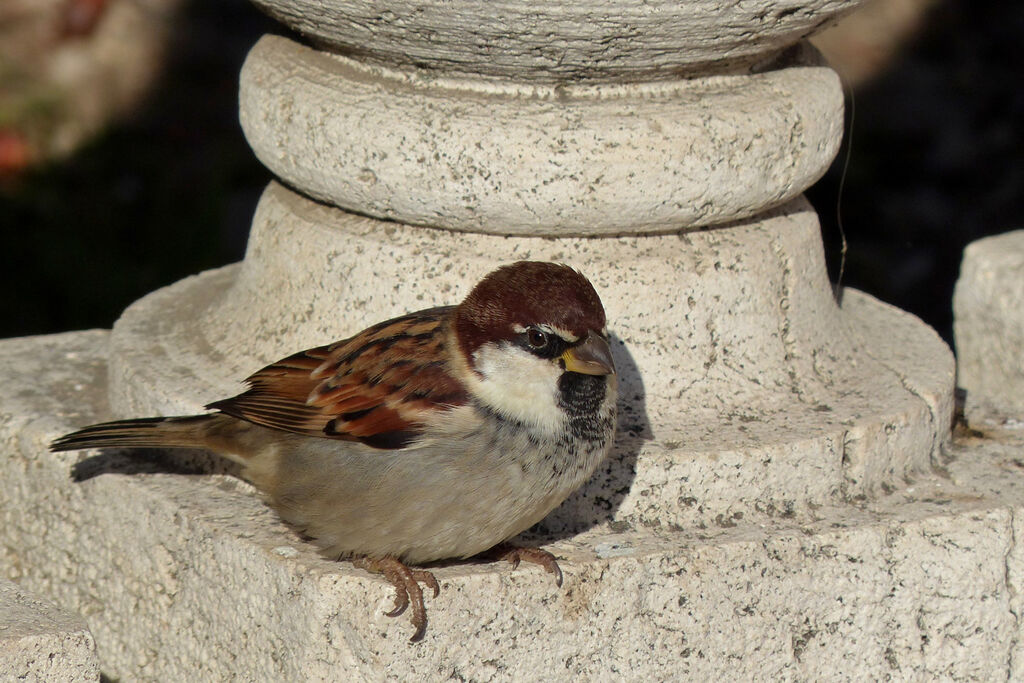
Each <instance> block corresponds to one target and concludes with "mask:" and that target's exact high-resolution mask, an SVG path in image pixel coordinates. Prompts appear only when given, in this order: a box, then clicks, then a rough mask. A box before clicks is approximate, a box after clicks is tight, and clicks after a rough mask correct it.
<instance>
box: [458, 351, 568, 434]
mask: <svg viewBox="0 0 1024 683" xmlns="http://www.w3.org/2000/svg"><path fill="white" fill-rule="evenodd" d="M473 365H474V367H475V368H476V370H477V372H479V373H480V375H482V377H481V376H479V375H478V376H476V377H475V378H474V380H475V381H474V384H476V387H474V389H475V393H476V395H477V397H478V398H479V399H480V400H481V401H483V402H484V403H485V404H486V405H487V406H489V407H490V408H491V409H493V410H494V411H496V412H497V413H499V414H500V415H503V416H505V417H509V418H512V419H515V420H519V421H520V422H525V423H527V424H529V425H532V426H534V427H536V428H539V429H540V430H542V431H544V432H547V433H549V434H554V433H556V432H560V431H561V430H562V429H563V427H564V422H565V415H564V413H563V411H562V409H561V408H560V407H559V405H558V378H559V377H560V376H561V374H562V369H561V368H560V367H559V366H558V364H557V363H555V362H553V361H550V360H546V359H544V358H537V357H536V356H534V355H532V354H530V353H528V352H527V351H525V350H523V349H521V348H519V347H517V346H512V345H511V344H502V345H500V346H499V345H495V344H485V345H484V346H481V347H480V348H479V349H477V351H476V353H474V354H473Z"/></svg>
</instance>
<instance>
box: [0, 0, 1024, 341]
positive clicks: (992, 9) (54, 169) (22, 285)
mask: <svg viewBox="0 0 1024 683" xmlns="http://www.w3.org/2000/svg"><path fill="white" fill-rule="evenodd" d="M6 2H7V3H8V4H6V5H3V6H0V43H4V42H5V41H6V46H5V47H6V48H7V54H5V55H2V56H0V231H2V234H3V246H4V248H3V249H2V252H0V292H3V296H2V297H0V337H10V336H20V335H29V334H41V333H49V332H59V331H64V330H71V329H82V328H90V327H110V325H111V324H112V323H113V321H114V320H115V319H116V318H117V316H118V315H119V314H120V312H121V310H122V309H124V308H125V307H126V306H127V305H128V304H130V303H131V302H132V301H134V300H135V299H138V298H139V297H141V296H143V295H144V294H146V293H148V292H150V291H152V290H153V289H156V288H158V287H161V286H164V285H167V284H170V283H172V282H174V281H176V280H178V279H181V278H182V277H184V276H186V275H189V274H192V273H195V272H198V271H201V270H204V269H207V268H211V267H215V266H218V265H222V264H225V263H228V262H231V261H236V260H238V259H240V258H241V257H242V255H243V252H244V248H245V239H246V235H247V232H248V227H249V220H250V218H251V216H252V212H253V210H254V208H255V204H256V200H257V198H258V196H259V193H260V191H261V190H262V189H263V187H264V186H265V184H266V183H267V181H268V180H269V179H270V174H269V173H268V172H267V171H266V170H265V169H264V168H263V167H262V166H261V165H260V164H259V163H258V162H257V161H256V160H255V158H254V157H253V155H252V154H251V152H250V151H249V149H248V147H247V146H246V143H245V141H244V139H243V137H242V133H241V130H240V128H239V125H238V123H237V81H238V71H239V68H240V67H241V64H242V61H243V59H244V57H245V54H246V52H247V50H248V49H249V48H250V47H251V46H252V44H253V43H254V42H255V41H256V40H257V38H258V37H259V36H260V35H262V34H263V33H265V32H268V31H273V32H277V33H282V32H283V28H282V27H281V26H280V25H277V24H274V23H273V22H271V21H269V20H268V19H266V18H265V17H263V16H262V15H261V14H259V12H258V11H257V10H256V9H255V8H253V7H252V6H250V5H249V4H247V2H245V1H243V0H218V1H217V2H201V1H199V0H193V1H189V0H151V2H149V3H148V4H145V5H144V4H142V3H140V2H138V0H107V1H104V0H6ZM40 3H41V4H42V5H47V6H49V7H48V11H50V12H51V13H52V14H53V16H56V17H57V19H56V21H59V22H60V30H59V31H57V32H56V33H55V34H54V35H53V36H51V37H49V38H47V39H46V40H41V41H39V40H37V41H36V43H32V42H31V41H30V40H26V41H24V44H22V45H18V44H16V42H15V41H13V40H8V39H7V38H6V36H31V35H33V34H32V32H31V30H28V29H26V26H30V27H31V26H34V29H32V30H35V31H36V34H35V35H36V37H38V35H41V33H40V32H45V31H50V32H51V33H52V32H53V31H52V29H53V26H54V24H53V22H54V21H55V19H53V17H52V16H51V17H50V18H47V19H45V21H42V20H38V21H37V20H35V19H33V17H32V16H30V14H31V13H32V12H38V10H39V8H40ZM129 3H131V5H130V6H131V7H132V8H133V9H131V10H126V9H124V8H125V7H127V6H129ZM883 3H884V4H887V7H886V8H885V9H883V10H882V15H881V17H879V16H877V13H876V16H874V17H873V18H872V17H870V16H869V15H868V14H867V13H865V15H864V16H863V17H859V16H857V15H854V16H853V17H851V18H850V20H848V21H847V22H844V24H843V25H840V26H839V27H837V28H836V29H833V31H831V32H830V33H829V34H826V35H825V36H822V38H821V40H820V43H819V44H820V46H821V47H822V49H823V50H824V51H825V52H826V53H827V54H829V55H830V58H831V59H833V61H835V62H836V63H837V66H839V67H840V68H841V70H842V71H843V72H844V73H846V74H847V76H848V77H849V81H850V82H851V84H852V87H853V90H854V93H855V116H854V118H853V122H852V126H853V136H852V148H851V149H850V159H849V169H848V172H847V176H846V180H845V186H844V190H843V193H842V196H841V200H840V201H838V207H839V209H838V210H839V212H841V214H837V198H838V188H839V182H840V176H841V165H842V162H843V161H844V159H845V154H846V146H845V145H844V149H843V152H842V153H841V154H840V156H839V158H838V160H837V163H836V164H835V165H834V166H833V169H832V170H831V171H830V172H829V173H828V175H827V176H826V177H825V178H824V179H823V180H822V181H821V182H820V183H819V184H818V185H817V186H815V187H814V188H812V190H811V191H810V192H809V193H808V195H809V197H810V199H811V201H812V202H813V203H814V205H815V207H816V208H817V209H818V211H819V213H820V215H821V219H822V229H823V234H824V237H825V245H826V250H827V252H828V256H829V261H830V267H831V268H832V270H833V273H832V275H833V278H835V271H836V265H837V263H838V255H839V245H840V240H839V230H838V227H837V215H841V218H842V224H843V226H844V228H845V233H846V238H847V241H848V244H849V254H848V258H847V263H846V268H845V273H844V276H843V282H844V283H845V284H847V285H850V286H853V287H857V288H859V289H863V290H865V291H867V292H869V293H871V294H873V295H875V296H877V297H879V298H881V299H883V300H885V301H888V302H890V303H893V304H895V305H897V306H899V307H901V308H903V309H905V310H908V311H911V312H913V313H915V314H917V315H918V316H920V317H921V318H923V319H924V320H925V321H926V322H928V323H930V324H931V325H933V326H934V327H935V328H936V329H937V330H938V331H939V333H940V334H942V335H943V336H944V337H945V338H946V339H947V340H950V339H951V322H952V315H951V310H950V306H951V296H952V291H953V285H954V282H955V280H956V277H957V272H958V267H959V261H960V256H961V252H962V249H963V247H964V245H966V244H967V243H968V242H970V241H972V240H974V239H977V238H979V237H982V236H984V235H989V234H994V233H1000V232H1005V231H1008V230H1012V229H1016V228H1020V227H1024V220H1022V219H1021V216H1022V210H1024V170H1022V169H1024V164H1022V161H1024V144H1022V141H1024V95H1022V92H1024V91H1022V89H1021V88H1020V86H1019V84H1020V83H1022V82H1024V59H1021V58H1020V55H1019V44H1018V41H1020V36H1022V35H1024V4H1021V5H1017V4H1016V3H1005V4H1000V3H966V2H959V3H958V2H954V1H952V0H949V1H940V0H875V2H874V3H869V4H874V5H879V4H883ZM140 8H141V9H140ZM869 9H870V8H869ZM115 11H117V12H130V11H135V12H136V14H137V15H138V16H135V15H132V16H131V17H129V18H127V19H125V18H124V17H121V19H120V20H121V24H120V31H122V34H123V35H121V36H120V37H119V36H117V34H116V32H115V33H114V36H113V37H114V38H115V39H120V40H122V42H124V38H125V35H134V36H136V37H138V38H139V39H140V40H142V39H146V40H149V41H150V42H151V43H154V44H158V45H159V46H160V47H159V49H150V50H149V51H148V52H142V53H139V54H138V55H134V56H133V55H129V56H127V57H122V62H126V61H132V60H134V61H132V63H137V64H138V65H139V68H138V71H139V72H140V73H139V74H137V77H136V80H135V81H133V82H129V83H128V84H127V85H123V84H121V83H120V82H119V81H118V80H117V78H115V77H113V76H111V75H110V74H109V73H108V72H105V71H103V70H102V69H99V70H94V71H93V72H89V73H84V72H83V73H80V74H79V73H75V72H74V71H73V70H71V71H70V72H69V70H68V69H67V65H66V64H65V63H64V62H61V59H58V58H53V55H55V54H56V55H58V56H59V55H60V54H63V53H67V52H68V51H69V50H76V49H78V50H82V49H83V48H82V47H81V46H82V45H84V44H85V41H88V40H90V38H91V36H92V34H93V33H94V32H98V31H101V30H109V29H108V28H107V25H108V24H109V23H111V22H112V21H113V20H112V19H111V18H110V17H109V16H108V15H109V14H112V13H114V12H115ZM893 12H898V13H899V12H901V13H902V14H897V15H894V14H893ZM125 16H128V15H127V14H126V15H125ZM32 21H36V24H32ZM41 21H42V23H40V22H41ZM133 21H134V22H136V23H134V24H133V23H132V22H133ZM105 22H106V23H105ZM142 26H145V27H148V28H146V29H145V30H152V31H153V32H154V33H153V35H152V36H144V35H143V29H142V28H139V27H142ZM887 32H888V33H887ZM47 41H49V42H47ZM12 50H13V51H15V52H17V51H18V50H20V53H18V54H17V55H15V57H11V55H10V52H11V51H12ZM32 50H38V51H47V52H46V55H49V56H50V59H49V61H47V60H43V59H42V57H45V56H46V55H39V57H40V59H39V60H36V61H31V59H30V61H29V62H25V63H30V64H36V63H39V64H47V65H48V66H46V67H45V68H47V69H48V71H47V72H46V73H45V74H43V76H39V75H38V74H34V73H32V68H28V67H24V66H23V65H21V64H22V62H23V61H24V58H25V56H26V55H27V56H28V57H29V58H31V57H32V54H31V53H32ZM65 61H67V60H66V59H65ZM33 68H34V67H33ZM40 68H42V67H40ZM147 68H149V71H148V72H147V71H146V69H147ZM47 79H49V80H47ZM90 79H91V80H90ZM147 79H148V80H147ZM143 81H146V82H147V85H146V86H145V87H143V86H142V85H140V84H141V83H142V82H143ZM26 82H31V83H43V82H58V83H60V84H61V85H60V86H59V87H57V86H54V88H53V89H52V90H51V91H47V90H46V88H42V87H40V88H37V90H39V92H32V93H31V96H30V97H28V98H27V100H26V96H25V95H24V93H23V91H24V90H25V83H26ZM69 83H71V84H72V85H73V86H76V87H78V88H79V89H80V90H81V91H82V94H81V95H75V96H72V95H66V94H65V93H67V92H70V88H71V87H72V86H69V85H68V84H69ZM10 84H14V85H20V87H21V90H20V91H17V92H15V90H16V89H15V88H5V87H4V86H5V85H10ZM1014 84H1017V85H1014ZM33 87H35V86H33ZM5 90H6V92H5ZM29 90H30V91H31V90H32V88H29ZM12 93H13V94H12ZM76 98H77V99H76ZM26 102H27V103H26ZM76 107H77V108H78V109H81V110H84V111H91V112H93V113H94V116H93V119H95V122H94V123H89V122H90V121H92V119H90V118H89V117H88V116H81V115H72V114H74V111H73V110H74V109H75V108H76ZM90 107H91V109H90ZM71 120H74V121H76V122H78V124H79V125H78V129H68V121H71ZM25 121H31V122H32V125H33V126H35V128H32V127H31V126H29V127H28V128H26V127H25V125H23V124H24V122H25ZM83 121H85V122H86V123H82V122H83ZM86 124H88V125H86ZM76 136H77V137H76ZM54 140H56V141H58V142H57V143H53V142H51V141H54ZM61 145H63V148H62V147H61ZM70 150H73V151H70Z"/></svg>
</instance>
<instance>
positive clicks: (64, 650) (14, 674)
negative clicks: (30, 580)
mask: <svg viewBox="0 0 1024 683" xmlns="http://www.w3.org/2000/svg"><path fill="white" fill-rule="evenodd" d="M5 473H6V472H5ZM0 540H3V541H5V542H7V543H10V542H12V541H13V542H15V543H16V542H17V539H16V538H11V537H9V536H8V535H7V534H5V535H4V536H3V537H2V538H0ZM3 557H4V553H0V560H2V558H3ZM3 569H4V567H3V565H2V562H0V572H3ZM99 679H100V670H99V660H98V659H97V658H96V644H95V643H94V642H93V639H92V634H90V633H89V629H87V628H86V627H85V622H84V621H83V620H82V619H81V618H80V617H77V616H74V615H72V614H69V613H68V612H65V611H64V610H62V609H60V608H58V607H56V606H55V605H51V604H50V603H48V602H46V601H44V600H40V599H38V598H36V597H34V596H32V595H29V594H28V593H26V592H25V591H24V590H22V589H21V588H19V587H18V586H17V585H16V584H14V583H11V582H10V581H8V580H6V579H4V578H3V573H0V680H2V681H25V682H26V683H47V682H49V681H67V682H68V683H78V682H79V681H81V682H83V683H84V682H85V681H98V680H99Z"/></svg>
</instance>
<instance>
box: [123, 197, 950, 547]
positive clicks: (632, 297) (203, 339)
mask: <svg viewBox="0 0 1024 683" xmlns="http://www.w3.org/2000/svg"><path fill="white" fill-rule="evenodd" d="M523 258H532V259H540V260H556V261H564V262H566V263H569V264H571V265H573V266H575V267H578V268H580V269H581V270H582V271H583V272H584V273H585V274H586V275H588V276H590V277H591V278H592V279H593V282H594V284H595V286H596V288H597V290H598V292H599V293H600V295H601V297H602V299H603V301H604V303H605V307H606V309H607V311H608V320H609V328H610V330H611V332H612V333H613V334H614V335H615V336H616V337H617V338H618V339H619V340H620V341H621V342H622V344H621V345H616V346H615V348H614V353H615V355H616V365H617V367H618V369H619V377H620V402H619V413H620V415H621V419H620V425H619V436H618V440H617V443H616V448H615V456H614V457H613V458H612V459H611V460H609V462H608V465H607V467H606V468H604V470H603V471H601V472H600V473H599V475H598V476H597V477H596V478H595V479H594V481H593V482H591V484H590V485H588V486H587V487H586V488H585V490H584V492H583V493H582V494H581V495H579V496H576V497H574V498H573V499H571V501H570V503H569V504H568V506H567V507H566V508H564V509H563V511H562V513H560V515H558V516H556V517H553V518H551V519H549V520H548V525H549V527H550V528H552V529H562V530H565V529H572V528H578V527H579V526H580V525H581V524H583V525H586V524H593V523H595V522H597V521H604V520H608V519H613V520H617V521H628V522H630V523H633V522H636V523H640V522H642V523H645V524H663V525H666V526H693V525H711V526H713V525H715V524H719V523H731V521H734V520H736V519H741V518H742V519H746V520H747V521H754V520H758V519H760V518H762V517H765V516H767V517H771V516H772V515H775V514H782V513H785V514H791V515H805V514H807V513H808V512H810V511H812V510H813V508H814V506H819V505H827V504H830V503H833V502H835V501H837V500H841V499H843V498H844V497H849V496H854V495H859V494H872V493H874V492H877V491H881V490H882V489H883V488H885V487H890V488H891V487H896V486H900V485H902V482H903V480H904V477H905V476H907V475H908V474H912V473H913V472H915V471H919V470H922V469H925V468H927V467H928V466H929V464H930V463H931V461H932V459H933V458H934V457H935V456H936V455H937V454H938V451H939V448H940V446H941V443H942V440H943V439H944V438H946V435H947V434H948V432H949V420H950V416H951V413H952V391H953V359H952V355H951V354H950V352H949V349H948V348H947V347H946V345H945V344H944V343H943V342H942V341H941V340H940V339H939V338H938V336H937V335H936V334H935V333H934V332H933V331H932V330H931V329H929V328H928V327H927V326H925V325H924V324H922V323H921V322H920V321H919V320H917V319H916V318H914V317H913V316H911V315H908V314H906V313H904V312H902V311H898V310H896V309H894V308H892V307H890V306H887V305H885V304H881V303H879V302H877V301H875V300H874V299H871V298H870V297H865V296H864V295H861V294H858V293H856V292H849V293H847V295H846V297H845V301H844V307H843V308H839V307H838V306H837V305H836V302H835V300H834V298H833V297H832V294H831V289H830V288H829V286H828V279H827V276H826V273H825V264H824V258H823V254H822V248H821V241H820V237H819V233H818V223H817V219H816V216H815V215H814V212H813V211H812V210H811V209H810V207H809V206H808V205H807V204H806V203H805V202H802V201H798V202H793V203H791V204H790V205H787V206H786V207H783V208H782V209H780V210H779V211H777V212H774V213H772V214H767V215H765V216H764V217H762V219H761V220H757V221H748V222H745V223H742V224H735V225H733V226H730V227H728V228H723V229H720V230H718V229H716V230H707V231H701V232H696V233H678V234H673V235H663V236H649V237H643V238H635V237H634V238H627V237H621V238H608V239H602V240H593V239H571V238H563V239H543V238H536V237H535V238H525V237H520V238H516V239H514V240H513V239H507V238H502V237H497V236H493V235H476V234H468V233H457V234H452V233H448V232H444V231H438V230H425V229H422V228H414V227H410V226H404V225H399V224H394V223H385V222H382V221H378V220H375V219H370V218H366V217H362V216H355V215H353V214H349V213H346V212H343V211H340V210H337V209H331V208H328V207H324V206H322V205H320V204H317V203H315V202H312V201H310V200H308V199H305V198H303V197H301V196H300V195H297V194H296V193H294V192H291V191H290V190H287V189H285V188H283V187H281V186H278V185H271V186H270V187H269V188H268V189H267V191H266V193H265V194H264V197H263V200H262V201H261V203H260V206H259V209H258V210H257V215H256V218H255V220H254V222H253V230H252V233H251V235H250V242H249V251H248V254H247V256H246V259H245V262H244V263H243V264H242V265H241V266H239V267H230V268H228V269H222V270H220V271H211V272H209V273H204V274H202V275H200V276H197V277H195V278H190V279H188V280H184V281H181V282H179V283H176V284H174V285H172V286H170V287H167V288H165V289H162V290H160V291H157V292H154V293H152V294H150V295H149V296H147V297H145V298H143V299H141V300H140V301H138V302H136V303H135V304H133V305H132V306H131V307H130V308H129V309H128V310H127V311H126V312H125V314H124V315H123V316H122V318H121V319H120V320H119V321H118V322H117V324H116V325H115V327H114V332H113V335H112V341H111V343H112V353H111V361H110V379H111V401H112V408H113V412H114V413H116V414H118V415H122V416H143V415H155V414H163V415H172V414H182V413H189V412H196V411H201V409H202V406H203V405H205V404H206V403H209V402H211V401H213V400H216V399H220V398H225V397H227V396H231V395H233V394H234V393H236V392H238V391H240V390H241V389H242V385H241V384H240V383H239V382H240V380H241V379H242V378H244V377H246V376H247V375H249V374H250V373H252V372H254V371H256V370H258V369H259V368H260V367H262V366H263V365H265V364H267V363H269V362H272V361H275V360H277V359H279V358H282V357H284V356H287V355H290V354H291V353H294V352H296V351H299V350H301V349H304V348H309V347H312V346H319V345H321V344H326V343H330V342H332V341H335V340H337V339H342V338H344V337H347V336H349V335H351V334H354V333H355V332H358V331H359V330H360V329H362V328H363V327H365V326H367V325H370V324H372V323H375V322H378V321H380V320H385V319H387V318H390V317H392V316H394V315H399V314H401V313H404V312H407V311H410V310H416V309H419V308H425V307H428V306H433V305H439V304H450V303H456V302H458V301H459V300H460V299H461V298H462V297H463V296H465V294H466V293H467V292H468V291H469V289H470V287H471V286H472V285H473V284H474V283H475V282H476V281H477V280H478V279H479V278H480V277H482V276H483V275H484V274H485V273H487V272H489V271H490V270H492V269H493V268H494V267H496V266H497V265H498V264H500V263H503V262H509V261H514V260H517V259H523ZM296 264H304V267H303V268H297V267H296ZM380 283H387V284H386V285H384V286H381V285H380ZM595 499H597V500H599V501H601V504H600V505H599V506H597V507H595V505H594V504H593V501H594V500H595ZM570 511H571V514H570ZM720 520H722V521H720Z"/></svg>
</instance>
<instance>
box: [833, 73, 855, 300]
mask: <svg viewBox="0 0 1024 683" xmlns="http://www.w3.org/2000/svg"><path fill="white" fill-rule="evenodd" d="M840 79H841V80H842V83H843V90H844V91H845V92H846V93H847V94H848V95H849V96H850V122H849V123H848V124H847V126H846V156H845V158H844V159H843V172H842V174H841V175H840V176H839V188H838V190H837V192H836V227H838V228H839V239H840V240H842V247H841V248H840V250H839V272H838V273H837V274H836V283H835V285H834V287H833V290H832V292H833V295H834V296H835V298H836V303H837V304H839V305H840V306H842V305H843V274H844V273H845V272H846V251H847V247H848V245H847V242H846V229H845V228H844V227H843V206H842V204H843V192H844V191H845V189H846V176H847V173H848V172H849V170H850V157H851V156H852V155H853V120H854V118H855V116H856V115H857V101H856V99H855V98H854V95H853V86H852V85H850V84H849V83H848V82H847V80H846V79H845V78H843V77H842V76H840Z"/></svg>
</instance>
